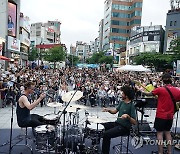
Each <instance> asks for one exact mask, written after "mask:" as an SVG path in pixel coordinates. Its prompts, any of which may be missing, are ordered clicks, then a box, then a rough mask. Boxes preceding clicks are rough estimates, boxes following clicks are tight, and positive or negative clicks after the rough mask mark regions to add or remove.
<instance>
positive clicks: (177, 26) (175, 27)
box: [164, 0, 180, 52]
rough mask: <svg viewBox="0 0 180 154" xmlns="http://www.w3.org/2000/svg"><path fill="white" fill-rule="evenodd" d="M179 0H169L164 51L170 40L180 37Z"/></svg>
mask: <svg viewBox="0 0 180 154" xmlns="http://www.w3.org/2000/svg"><path fill="white" fill-rule="evenodd" d="M179 3H180V1H175V0H171V10H169V11H168V13H167V18H166V32H165V39H164V52H168V51H169V47H170V42H171V41H172V40H173V39H175V38H177V37H180V8H179Z"/></svg>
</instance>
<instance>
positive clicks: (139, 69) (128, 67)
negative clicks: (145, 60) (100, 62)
mask: <svg viewBox="0 0 180 154" xmlns="http://www.w3.org/2000/svg"><path fill="white" fill-rule="evenodd" d="M117 71H135V72H151V70H150V69H148V68H145V67H143V66H142V65H124V66H122V67H120V68H117Z"/></svg>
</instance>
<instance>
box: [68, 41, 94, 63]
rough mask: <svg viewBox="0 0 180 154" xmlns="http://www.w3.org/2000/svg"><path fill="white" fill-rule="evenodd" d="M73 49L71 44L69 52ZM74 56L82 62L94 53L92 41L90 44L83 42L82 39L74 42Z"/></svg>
mask: <svg viewBox="0 0 180 154" xmlns="http://www.w3.org/2000/svg"><path fill="white" fill-rule="evenodd" d="M72 50H73V46H72V47H71V52H72ZM75 50H76V54H75V55H76V56H78V57H79V59H80V61H81V62H82V63H85V62H86V59H87V58H89V57H91V56H92V54H93V53H94V42H91V44H87V43H83V42H82V41H77V42H76V47H75Z"/></svg>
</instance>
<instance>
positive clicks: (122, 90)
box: [0, 67, 180, 154]
mask: <svg viewBox="0 0 180 154" xmlns="http://www.w3.org/2000/svg"><path fill="white" fill-rule="evenodd" d="M168 74H169V73H168ZM161 76H162V73H140V72H116V71H114V72H111V71H106V70H105V71H101V70H99V69H88V68H83V69H79V68H62V69H42V68H36V69H29V68H26V69H19V68H18V67H16V68H14V69H11V68H8V69H7V71H2V70H1V74H0V104H1V106H2V107H6V105H8V103H9V104H10V103H11V102H13V104H14V105H15V106H16V105H17V102H19V104H18V105H17V106H18V107H20V108H19V109H21V108H23V107H22V106H25V107H26V108H27V109H29V110H30V109H31V108H34V107H35V106H37V105H38V104H40V105H41V107H43V105H46V104H47V103H49V102H59V103H63V100H62V96H63V95H64V94H65V93H66V92H68V91H70V90H72V89H73V90H80V91H82V92H83V97H82V98H81V99H80V100H79V101H80V103H83V104H84V105H89V106H91V107H94V106H101V107H105V108H104V110H103V111H105V112H109V113H111V114H115V113H117V112H119V114H118V115H119V118H122V119H124V120H121V119H118V120H117V121H116V122H115V123H113V125H111V123H109V124H107V125H106V124H105V125H106V127H105V126H104V127H105V133H104V136H103V152H104V153H109V146H110V139H111V138H113V137H114V136H112V133H111V132H112V131H113V130H114V129H116V127H118V128H117V131H118V130H119V127H120V126H122V128H121V130H126V126H128V129H129V128H130V125H131V124H136V123H137V122H136V115H135V109H134V106H132V105H128V104H129V103H130V104H132V103H131V102H132V100H133V99H137V98H139V97H140V98H142V97H145V95H157V96H159V97H158V106H159V107H158V106H157V107H158V109H157V115H156V121H155V128H156V129H157V131H158V134H157V135H158V136H157V138H158V139H159V140H161V139H162V132H164V131H165V132H166V134H165V135H166V137H167V140H171V136H170V132H169V131H170V128H171V127H172V119H173V115H174V111H173V104H171V105H172V106H171V111H168V113H170V114H171V116H169V117H165V118H164V117H163V115H164V114H163V115H162V114H159V112H160V113H161V112H162V111H161V110H163V111H164V109H167V110H168V109H169V108H168V107H167V106H166V107H164V106H163V103H164V102H166V101H167V100H164V94H165V93H163V91H166V90H165V89H163V90H162V88H161V87H163V86H164V84H167V86H168V87H169V88H171V86H170V85H168V84H171V85H173V87H178V88H179V87H180V82H179V79H178V78H176V77H174V78H171V79H169V78H170V75H169V77H168V82H166V78H167V77H166V78H165V79H163V78H161ZM25 83H26V84H25ZM126 86H128V87H126ZM178 88H177V89H178ZM177 89H176V90H175V96H176V98H175V99H176V101H178V100H180V94H179V91H178V90H177ZM42 93H46V94H47V96H46V97H45V95H44V94H43V95H42ZM22 94H24V95H25V97H24V96H22ZM130 94H131V95H130ZM132 95H133V96H132ZM162 95H163V97H162ZM29 96H30V97H29ZM166 96H167V95H166ZM26 97H28V98H26ZM168 99H169V101H167V103H165V104H168V103H169V105H170V102H171V99H170V97H169V96H168ZM14 100H15V101H14ZM162 100H163V102H162ZM30 102H33V103H32V104H31V103H30ZM159 102H160V103H159ZM120 104H123V105H120ZM115 105H117V106H118V107H117V108H115V110H111V109H108V108H106V107H109V106H114V107H115ZM122 108H126V109H127V110H128V112H121V111H122V110H121V109H122ZM130 111H131V112H130ZM19 113H22V112H19ZM27 114H28V115H29V111H28V112H27ZM172 114H173V115H172ZM20 117H21V116H20ZM162 119H163V120H162ZM157 121H158V122H157ZM124 123H126V124H127V125H125V126H124ZM158 123H161V124H162V125H164V126H168V127H167V129H166V130H164V129H163V130H162V129H159V124H158ZM167 123H168V125H167ZM110 127H111V128H110ZM164 128H166V127H164ZM121 133H122V132H121ZM121 133H120V134H121ZM115 136H117V134H115ZM107 144H108V146H107ZM168 149H169V151H170V150H171V148H170V147H169V148H168ZM159 151H162V146H161V147H159ZM169 154H170V152H169Z"/></svg>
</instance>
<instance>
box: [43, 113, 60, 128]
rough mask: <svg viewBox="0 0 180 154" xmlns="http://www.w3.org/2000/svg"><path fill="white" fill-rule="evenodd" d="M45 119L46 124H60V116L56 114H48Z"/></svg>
mask: <svg viewBox="0 0 180 154" xmlns="http://www.w3.org/2000/svg"><path fill="white" fill-rule="evenodd" d="M43 118H44V120H45V123H46V124H49V125H57V124H58V122H59V120H58V115H56V114H46V115H45V116H44V117H43Z"/></svg>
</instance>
